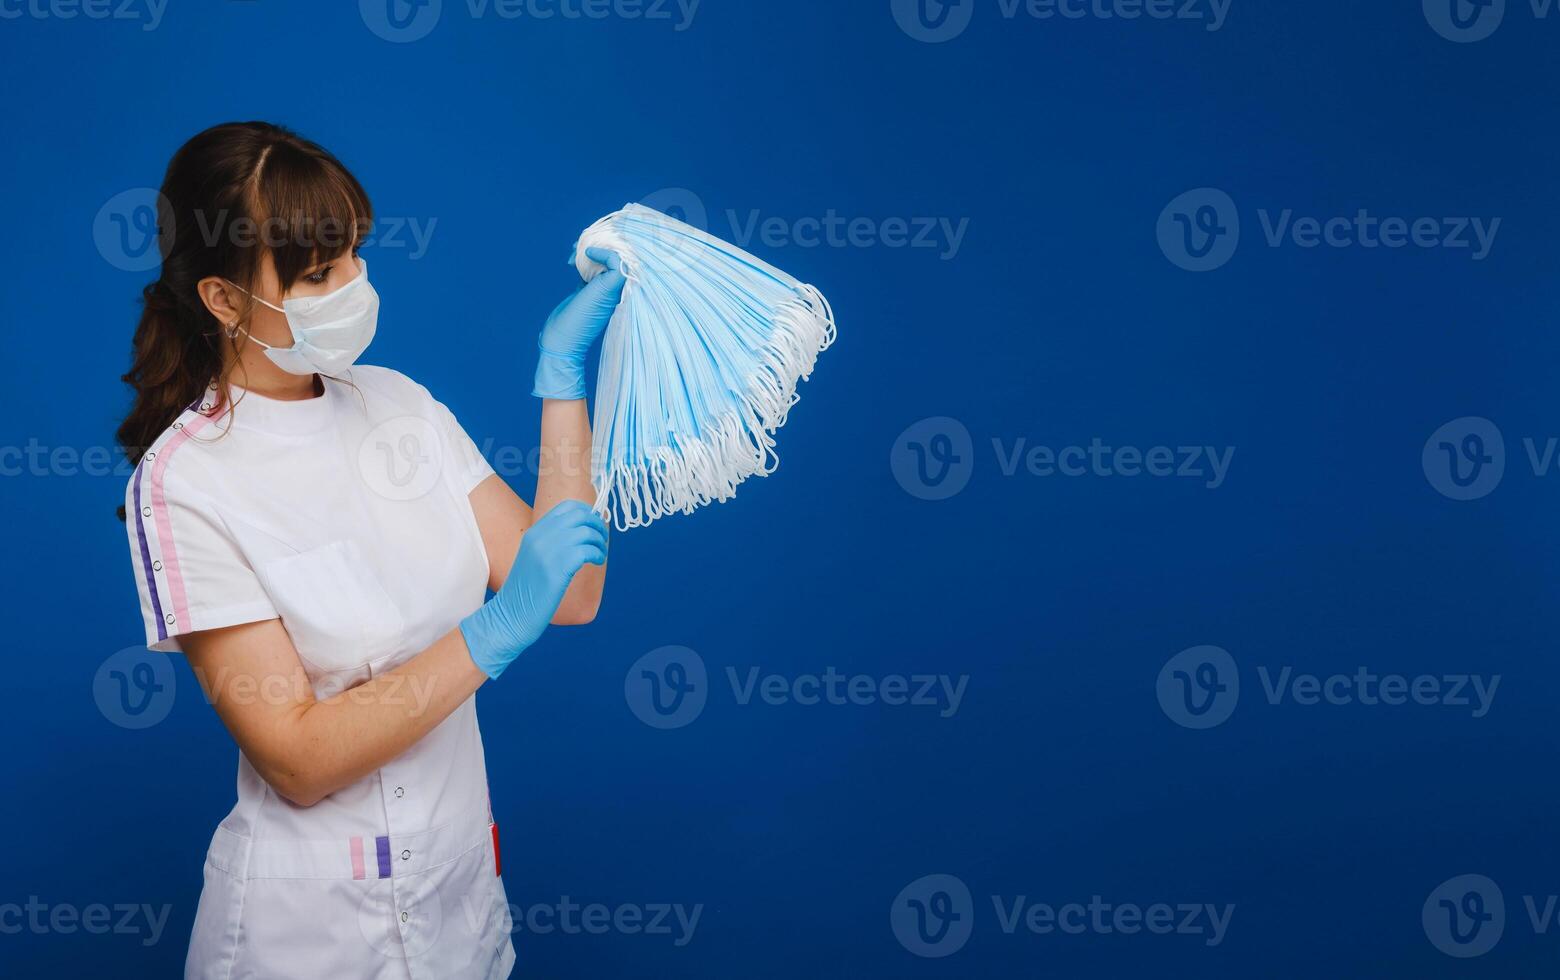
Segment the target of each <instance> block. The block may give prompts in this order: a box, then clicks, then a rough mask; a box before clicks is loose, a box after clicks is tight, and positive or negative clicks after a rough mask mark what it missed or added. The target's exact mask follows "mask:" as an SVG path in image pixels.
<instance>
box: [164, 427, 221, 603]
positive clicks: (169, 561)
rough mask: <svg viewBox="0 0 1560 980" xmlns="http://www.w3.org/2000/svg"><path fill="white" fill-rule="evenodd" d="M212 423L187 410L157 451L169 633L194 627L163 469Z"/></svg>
mask: <svg viewBox="0 0 1560 980" xmlns="http://www.w3.org/2000/svg"><path fill="white" fill-rule="evenodd" d="M210 422H211V418H210V417H209V416H205V415H200V414H198V413H193V412H191V413H187V414H186V416H185V418H184V425H183V426H182V427H180V428H179V429H177V430H175V431H174V433H173V435H172V437H170V438H169V439H168V442H167V444H166V445H164V446H163V447H162V450H161V451H159V452H158V453H157V458H156V459H155V460H153V461H152V473H151V484H152V519H153V520H154V521H155V522H156V524H157V537H158V544H159V546H160V547H161V550H162V564H163V574H164V575H165V576H166V577H167V579H168V593H169V595H168V598H169V601H170V605H172V606H173V617H174V624H175V629H173V630H170V631H169V632H170V633H188V632H189V631H190V628H191V627H190V605H189V599H188V597H187V596H186V595H185V592H184V575H183V573H182V572H181V570H180V568H179V552H178V549H177V548H175V547H174V544H173V524H172V522H171V521H170V520H169V517H168V500H167V497H166V496H165V495H164V493H163V471H164V470H166V469H167V467H168V460H169V459H171V458H172V457H173V453H174V451H175V450H176V449H178V448H179V447H180V446H182V445H184V444H185V443H186V442H188V441H189V439H190V437H191V436H193V435H194V434H195V433H197V432H199V431H200V430H201V429H203V428H205V427H206V426H207V425H209V424H210Z"/></svg>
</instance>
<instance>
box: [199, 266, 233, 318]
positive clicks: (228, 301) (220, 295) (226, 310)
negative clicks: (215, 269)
mask: <svg viewBox="0 0 1560 980" xmlns="http://www.w3.org/2000/svg"><path fill="white" fill-rule="evenodd" d="M195 291H196V292H197V293H199V294H200V301H201V302H202V303H204V304H206V310H207V312H209V313H210V314H211V315H212V316H214V317H216V318H217V322H218V323H220V324H222V326H224V327H233V326H236V325H237V324H238V321H239V320H241V319H243V310H242V309H240V308H239V305H238V304H239V297H240V294H239V292H238V287H236V286H234V285H233V284H232V283H230V282H228V281H227V280H226V279H223V278H221V277H220V276H207V277H206V278H204V279H202V280H201V281H200V282H199V283H197V284H196V286H195Z"/></svg>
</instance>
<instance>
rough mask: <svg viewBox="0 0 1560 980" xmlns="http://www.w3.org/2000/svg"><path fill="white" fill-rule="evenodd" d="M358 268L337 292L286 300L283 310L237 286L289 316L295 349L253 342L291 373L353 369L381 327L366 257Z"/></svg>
mask: <svg viewBox="0 0 1560 980" xmlns="http://www.w3.org/2000/svg"><path fill="white" fill-rule="evenodd" d="M357 263H358V270H359V271H358V275H357V278H356V279H353V280H352V281H351V282H349V283H347V284H346V285H345V286H342V287H341V288H340V289H338V290H336V291H335V292H333V293H326V294H325V295H323V296H298V297H293V298H288V299H284V300H282V305H281V306H277V305H276V304H274V303H267V302H266V301H265V300H263V299H261V298H260V297H258V296H255V294H254V293H251V292H249V291H248V290H247V289H244V287H242V286H240V285H238V284H237V283H233V284H232V285H233V288H234V289H237V290H239V291H240V292H242V293H245V294H247V295H249V296H253V297H254V299H255V302H257V303H262V304H264V305H265V306H268V307H270V308H271V309H273V310H275V311H276V312H278V313H281V314H282V315H284V316H286V317H287V328H288V329H289V330H291V331H292V336H293V344H292V346H291V347H273V346H271V345H270V344H268V343H266V342H265V341H263V340H261V339H260V338H258V337H256V336H255V335H254V334H250V335H249V339H250V340H253V341H254V342H255V343H257V344H259V345H260V346H261V347H264V348H265V356H266V357H269V358H270V359H271V361H272V363H274V364H275V365H276V366H277V367H279V368H281V369H282V370H283V371H286V372H288V373H289V374H315V373H319V374H326V375H334V374H339V373H341V372H342V371H344V370H346V369H347V368H349V367H351V366H352V363H353V362H354V361H356V360H357V359H358V358H359V357H360V356H362V354H363V352H364V351H365V350H367V349H368V345H369V344H370V343H372V342H373V340H374V331H375V330H377V329H378V327H379V294H378V293H376V292H374V287H373V286H371V285H369V283H368V263H367V262H366V261H364V260H363V259H361V258H359V259H358V260H357ZM245 333H248V331H247V330H246V331H245Z"/></svg>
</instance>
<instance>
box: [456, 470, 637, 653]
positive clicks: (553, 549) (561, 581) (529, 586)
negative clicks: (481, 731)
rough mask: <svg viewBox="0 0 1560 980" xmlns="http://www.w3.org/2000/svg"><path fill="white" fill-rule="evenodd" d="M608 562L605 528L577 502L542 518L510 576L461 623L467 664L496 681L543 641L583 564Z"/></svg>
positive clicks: (525, 539) (533, 527) (562, 505)
mask: <svg viewBox="0 0 1560 980" xmlns="http://www.w3.org/2000/svg"><path fill="white" fill-rule="evenodd" d="M606 561H607V525H606V524H605V523H603V522H602V520H601V518H600V517H598V516H596V513H595V512H594V511H592V510H591V509H590V505H589V504H586V503H583V502H581V501H578V500H565V501H563V502H562V503H560V504H558V505H557V506H556V507H554V508H553V509H552V510H550V511H548V512H547V513H546V514H544V515H542V519H541V520H539V521H537V522H536V523H535V524H532V525H531V527H530V529H529V530H527V531H526V532H525V535H524V537H522V538H521V539H520V551H519V552H518V553H517V554H516V555H515V563H514V566H513V567H511V568H510V569H509V577H508V578H506V579H504V585H503V587H502V588H500V589H499V590H498V592H497V593H496V594H495V595H494V596H493V598H491V599H489V600H488V601H487V602H486V603H484V604H483V606H482V608H481V609H478V610H477V611H476V612H474V613H472V614H471V615H470V616H467V617H466V618H465V619H463V620H461V623H460V631H461V634H462V635H463V636H465V637H466V647H467V649H469V650H470V651H471V659H472V660H473V661H474V662H475V663H476V665H477V666H478V667H480V668H482V672H483V673H485V674H487V675H488V676H489V677H492V678H494V679H495V680H496V679H497V678H498V675H499V674H502V673H503V672H504V668H505V667H508V666H509V665H510V663H512V662H513V661H514V659H515V658H516V657H518V656H520V651H522V650H524V649H525V648H526V647H529V646H530V645H531V644H533V643H535V642H536V641H537V640H539V639H541V636H542V633H543V632H544V631H546V629H547V624H548V623H549V622H551V621H552V618H553V613H555V612H557V611H558V604H559V603H560V602H562V601H563V593H564V591H565V590H567V589H568V587H569V583H570V582H571V581H573V580H574V573H575V572H578V571H579V570H580V568H581V567H582V566H584V565H585V564H586V563H587V562H588V563H590V564H592V565H603V564H605V563H606Z"/></svg>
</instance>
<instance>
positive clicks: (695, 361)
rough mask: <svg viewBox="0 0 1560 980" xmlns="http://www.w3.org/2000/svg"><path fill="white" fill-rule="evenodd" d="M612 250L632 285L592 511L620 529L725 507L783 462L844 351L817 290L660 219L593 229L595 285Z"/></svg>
mask: <svg viewBox="0 0 1560 980" xmlns="http://www.w3.org/2000/svg"><path fill="white" fill-rule="evenodd" d="M590 247H599V248H606V249H611V250H612V251H614V252H616V253H617V254H618V256H619V257H620V258H621V259H622V264H623V274H624V276H625V277H626V278H627V280H628V281H627V284H626V285H625V287H624V289H623V300H622V302H621V303H620V304H619V306H618V309H617V312H616V313H615V314H613V317H612V322H611V324H610V325H609V326H608V327H607V332H606V336H605V337H604V338H603V340H602V349H601V365H600V367H599V369H598V371H597V382H596V413H595V420H594V439H595V451H594V454H593V458H592V463H591V467H592V470H591V475H592V480H593V482H594V484H595V487H596V510H597V511H598V512H600V513H601V514H602V515H603V516H605V517H606V518H607V519H608V520H610V521H612V522H613V523H614V524H615V525H616V526H617V527H618V528H619V529H620V530H626V529H628V528H631V527H639V526H642V525H645V524H649V523H650V522H651V521H653V520H655V519H656V518H658V517H664V516H666V515H667V514H672V513H683V514H688V513H692V512H693V510H694V508H696V507H699V506H702V505H704V504H707V503H709V502H710V501H712V500H726V499H728V498H730V497H731V496H733V495H734V494H735V493H736V489H737V484H739V483H741V482H742V481H743V480H746V479H747V478H748V477H750V476H767V475H768V474H770V473H772V472H774V470H775V468H776V466H778V465H779V457H778V456H777V455H776V454H775V439H774V433H775V430H777V429H779V428H780V427H781V426H782V425H784V424H785V420H786V414H787V413H788V412H789V411H790V409H791V406H792V405H794V404H796V402H797V401H798V400H799V399H798V396H797V394H796V386H797V382H798V381H801V380H804V379H806V378H807V377H809V376H810V375H811V374H812V370H813V365H814V364H815V363H816V362H817V358H818V353H819V352H820V351H822V350H824V349H825V348H827V347H828V346H829V345H830V344H831V343H833V342H834V337H835V328H834V313H833V311H832V310H831V309H830V308H829V303H828V301H827V300H825V299H824V298H823V295H822V294H821V293H819V292H818V290H817V289H815V288H813V287H812V286H809V285H807V284H806V283H803V282H799V281H797V280H796V279H794V278H792V277H791V276H788V275H786V274H785V273H784V272H781V271H780V270H779V269H776V268H775V267H773V266H771V265H769V264H768V263H767V262H764V261H762V260H760V259H757V258H755V257H754V256H752V255H749V254H748V253H746V252H744V251H742V250H741V249H739V248H736V247H735V246H733V245H729V244H727V243H726V242H723V241H721V240H720V239H718V238H715V237H714V236H712V235H709V234H706V233H705V232H703V231H700V230H699V229H697V228H694V227H693V226H691V225H687V224H684V223H683V222H681V221H677V220H676V219H674V218H670V217H667V216H666V215H664V214H661V213H660V212H659V211H653V210H651V209H650V208H646V207H643V206H641V205H638V204H629V205H627V206H625V207H624V208H623V210H621V211H617V212H615V213H613V214H609V215H607V216H606V217H605V218H602V219H601V220H600V221H597V222H596V223H595V224H593V225H591V226H590V227H589V228H587V229H585V231H584V233H583V234H581V235H580V240H579V243H578V244H577V245H576V247H575V265H576V266H577V267H578V268H579V270H580V274H581V275H582V276H584V277H585V278H586V279H587V280H589V279H590V278H592V277H593V276H595V275H596V274H598V273H599V272H601V271H602V268H603V267H602V266H601V265H600V264H598V263H596V262H594V261H592V260H591V259H589V258H587V257H586V255H585V250H586V249H587V248H590Z"/></svg>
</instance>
